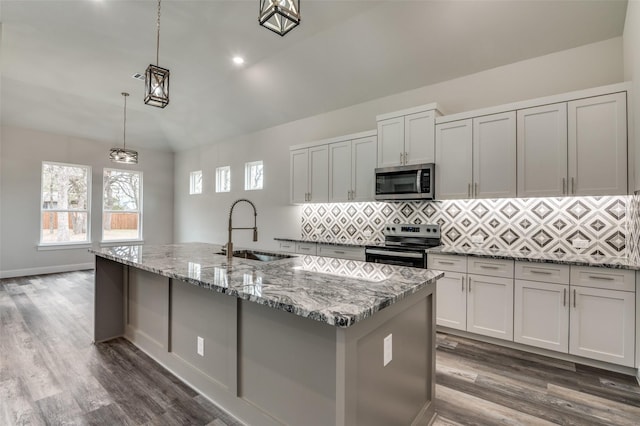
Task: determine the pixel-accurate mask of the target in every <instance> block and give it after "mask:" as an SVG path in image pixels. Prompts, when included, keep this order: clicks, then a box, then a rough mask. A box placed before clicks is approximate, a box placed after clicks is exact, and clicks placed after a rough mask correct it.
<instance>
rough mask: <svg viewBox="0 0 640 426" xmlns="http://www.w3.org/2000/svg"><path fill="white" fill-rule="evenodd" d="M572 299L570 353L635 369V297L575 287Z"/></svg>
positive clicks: (605, 290)
mask: <svg viewBox="0 0 640 426" xmlns="http://www.w3.org/2000/svg"><path fill="white" fill-rule="evenodd" d="M629 272H631V271H629ZM571 299H572V300H571V309H570V311H571V314H570V319H569V322H570V328H569V336H570V337H569V353H571V354H573V355H579V356H583V357H585V358H591V359H597V360H600V361H605V362H611V363H613V364H620V365H625V366H627V367H633V366H634V354H635V324H634V322H635V293H633V292H628V291H618V290H608V289H602V288H590V287H572V288H571Z"/></svg>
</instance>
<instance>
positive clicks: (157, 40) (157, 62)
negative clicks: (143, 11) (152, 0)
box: [156, 0, 161, 66]
mask: <svg viewBox="0 0 640 426" xmlns="http://www.w3.org/2000/svg"><path fill="white" fill-rule="evenodd" d="M160 1H161V0H158V31H157V37H156V65H157V66H160V59H158V58H159V57H160Z"/></svg>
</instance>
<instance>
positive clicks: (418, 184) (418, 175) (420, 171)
mask: <svg viewBox="0 0 640 426" xmlns="http://www.w3.org/2000/svg"><path fill="white" fill-rule="evenodd" d="M421 174H422V170H418V173H416V188H418V194H422V188H420V180H421V179H420V175H421Z"/></svg>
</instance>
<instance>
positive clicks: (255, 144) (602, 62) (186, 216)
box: [175, 37, 623, 248]
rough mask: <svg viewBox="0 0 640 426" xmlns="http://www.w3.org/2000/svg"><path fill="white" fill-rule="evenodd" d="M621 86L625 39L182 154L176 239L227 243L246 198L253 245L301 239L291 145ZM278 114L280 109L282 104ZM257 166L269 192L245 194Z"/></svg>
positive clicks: (245, 238)
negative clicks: (431, 108)
mask: <svg viewBox="0 0 640 426" xmlns="http://www.w3.org/2000/svg"><path fill="white" fill-rule="evenodd" d="M434 60H436V59H435V58H434ZM621 81H623V60H622V38H621V37H617V38H613V39H610V40H606V41H603V42H599V43H594V44H590V45H586V46H582V47H579V48H575V49H570V50H566V51H562V52H558V53H554V54H551V55H546V56H542V57H538V58H534V59H530V60H526V61H522V62H518V63H514V64H511V65H506V66H502V67H499V68H495V69H492V70H488V71H484V72H480V73H477V74H472V75H469V76H465V77H462V78H457V79H454V80H450V81H446V82H443V83H439V84H434V85H431V86H425V87H422V88H419V89H416V90H411V91H408V92H404V93H399V94H396V95H392V96H389V97H385V98H380V99H376V100H374V101H370V102H366V103H363V104H359V105H354V106H351V107H348V108H343V109H340V110H336V111H331V112H327V113H325V114H320V115H316V116H313V117H309V118H305V119H302V120H298V121H295V122H291V123H287V124H283V125H280V126H277V127H273V128H271V129H267V130H264V131H260V132H256V133H253V134H248V135H244V136H241V137H237V138H234V139H231V140H228V141H225V142H224V143H220V144H217V145H209V146H205V147H201V148H195V149H191V150H188V151H183V152H179V153H177V154H176V163H175V164H176V168H175V170H176V174H175V191H176V192H175V195H176V203H175V239H176V241H177V242H184V241H204V242H218V243H224V242H226V240H227V233H226V229H227V214H228V209H229V206H230V204H231V203H232V201H233V200H235V199H237V198H240V197H247V198H250V199H251V200H253V201H255V202H256V204H257V206H258V227H259V230H260V241H259V242H258V243H257V244H255V246H257V247H263V248H275V247H276V243H275V242H274V241H273V237H298V238H299V237H300V223H301V218H300V210H299V209H300V208H301V207H297V206H289V205H288V204H287V203H288V197H289V156H288V152H289V151H288V150H289V146H291V145H296V144H301V143H306V142H311V141H315V140H319V139H325V138H329V137H334V136H340V135H345V134H349V133H355V132H359V131H364V130H371V129H375V128H376V118H375V117H376V115H377V114H381V113H385V112H391V111H395V110H398V109H403V108H408V107H413V106H416V105H421V104H426V103H430V102H438V103H440V104H441V105H442V107H443V108H444V109H445V111H446V112H447V113H457V112H462V111H468V110H472V109H477V108H482V107H488V106H493V105H500V104H503V103H508V102H515V101H519V100H526V99H531V98H536V97H540V96H547V95H552V94H557V93H563V92H569V91H573V90H579V89H585V88H589V87H596V86H602V85H607V84H612V83H619V82H621ZM310 84H313V83H312V82H310ZM273 107H274V108H277V107H278V105H277V103H274V105H273ZM258 159H262V160H264V162H265V179H266V180H265V189H264V190H263V191H255V192H246V191H243V190H242V189H241V186H242V185H243V165H244V162H246V161H253V160H258ZM220 165H230V166H231V168H232V192H231V193H229V194H224V195H221V194H215V193H214V192H213V191H214V173H215V168H216V167H217V166H220ZM200 169H202V170H203V177H204V181H205V184H204V193H203V194H202V195H197V196H190V195H188V181H189V172H190V171H193V170H200ZM242 209H243V212H244V213H247V212H248V209H246V210H245V208H242ZM238 210H239V211H240V207H239V208H238ZM251 221H252V218H251V217H245V218H243V219H241V215H240V213H239V214H238V215H237V217H236V215H234V226H240V225H242V226H244V225H246V224H249V222H251ZM250 237H251V236H250V233H249V232H247V231H236V232H234V243H236V245H238V244H240V245H246V246H252V245H253V244H251V243H250Z"/></svg>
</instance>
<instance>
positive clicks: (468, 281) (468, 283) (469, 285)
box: [467, 277, 471, 293]
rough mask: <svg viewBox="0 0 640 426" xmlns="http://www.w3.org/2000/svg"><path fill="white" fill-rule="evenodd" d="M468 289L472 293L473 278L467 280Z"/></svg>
mask: <svg viewBox="0 0 640 426" xmlns="http://www.w3.org/2000/svg"><path fill="white" fill-rule="evenodd" d="M467 288H468V289H469V293H471V277H469V278H467Z"/></svg>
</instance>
